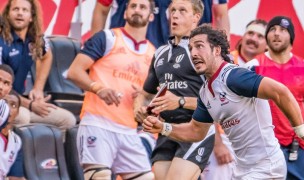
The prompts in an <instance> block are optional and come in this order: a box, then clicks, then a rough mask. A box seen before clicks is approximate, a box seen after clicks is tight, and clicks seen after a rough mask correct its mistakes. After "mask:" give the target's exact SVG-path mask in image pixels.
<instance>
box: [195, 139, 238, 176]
mask: <svg viewBox="0 0 304 180" xmlns="http://www.w3.org/2000/svg"><path fill="white" fill-rule="evenodd" d="M221 137H222V142H223V143H224V144H225V145H226V147H227V148H228V149H229V151H230V153H231V156H232V158H233V159H235V158H234V152H233V149H232V147H231V143H230V142H229V140H228V138H227V136H226V135H225V134H221ZM234 168H235V161H232V162H231V163H228V164H223V165H219V164H218V162H217V159H216V157H215V155H214V151H212V153H211V155H210V157H209V160H208V165H207V166H206V167H205V169H204V170H203V172H202V174H201V179H202V180H231V178H232V174H233V169H234Z"/></svg>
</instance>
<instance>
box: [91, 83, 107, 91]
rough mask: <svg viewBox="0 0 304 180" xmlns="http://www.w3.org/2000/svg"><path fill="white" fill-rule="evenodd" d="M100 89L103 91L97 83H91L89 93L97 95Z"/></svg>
mask: <svg viewBox="0 0 304 180" xmlns="http://www.w3.org/2000/svg"><path fill="white" fill-rule="evenodd" d="M102 89H104V87H103V86H102V85H101V84H100V83H98V82H92V83H91V84H90V91H91V92H93V93H95V94H98V93H99V92H100V91H101V90H102Z"/></svg>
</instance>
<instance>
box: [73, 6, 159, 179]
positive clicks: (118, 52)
mask: <svg viewBox="0 0 304 180" xmlns="http://www.w3.org/2000/svg"><path fill="white" fill-rule="evenodd" d="M153 9H154V1H153V0H130V1H128V4H127V8H126V11H125V13H124V18H125V20H126V25H125V26H124V27H121V28H116V29H110V30H104V31H100V32H98V33H96V34H95V35H94V36H93V37H92V38H91V39H89V40H88V41H87V42H86V43H85V46H84V48H83V49H82V50H81V52H80V53H79V54H78V55H77V56H76V59H75V60H74V62H73V63H72V65H71V67H70V69H69V71H68V78H69V79H71V80H73V81H74V82H75V84H77V85H78V86H79V87H80V88H82V89H84V90H86V91H88V92H86V94H85V99H84V103H83V107H82V114H81V122H80V126H79V131H78V135H77V144H78V152H79V157H80V163H81V164H82V165H83V167H84V176H85V179H86V180H88V179H91V178H90V177H92V179H110V178H111V173H112V172H113V173H114V174H119V175H120V176H121V177H122V178H123V179H136V180H152V179H153V178H154V175H153V173H152V172H151V165H150V161H149V158H148V155H147V152H146V150H145V148H144V146H143V144H142V142H141V140H140V137H139V136H138V134H137V131H136V129H137V122H136V121H135V120H134V113H133V100H134V93H136V92H137V91H136V89H137V88H142V86H143V83H144V80H145V78H146V77H147V73H148V68H149V65H150V63H151V60H152V56H153V53H154V51H155V48H154V46H153V45H152V44H151V43H150V42H149V41H148V40H146V32H147V28H148V24H149V22H151V21H152V20H153ZM88 70H89V74H88V73H87V71H88Z"/></svg>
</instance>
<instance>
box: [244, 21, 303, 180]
mask: <svg viewBox="0 0 304 180" xmlns="http://www.w3.org/2000/svg"><path fill="white" fill-rule="evenodd" d="M294 39H295V33H294V26H293V24H292V21H291V19H290V18H288V17H285V16H276V17H274V18H273V19H271V20H270V22H269V24H268V26H267V29H266V40H267V44H268V47H269V50H268V52H266V53H264V54H263V55H261V56H258V57H257V59H255V60H252V61H250V62H249V63H247V64H246V65H247V66H251V65H257V66H258V67H255V70H256V72H257V73H258V74H261V75H263V76H266V77H270V78H272V79H275V80H277V81H279V82H281V83H282V84H284V85H286V86H287V87H288V88H289V89H290V90H291V92H292V93H293V95H294V97H295V98H296V100H297V102H298V104H299V106H300V108H301V111H302V116H303V115H304V60H303V59H302V58H300V57H298V56H296V55H294V54H292V53H291V50H292V44H293V41H294ZM269 104H270V109H271V115H272V119H273V125H274V126H275V128H274V133H275V135H276V137H277V138H278V140H279V143H280V145H281V149H282V151H283V152H284V155H285V159H286V163H287V172H288V173H287V179H304V171H303V167H304V140H303V139H301V137H299V136H298V135H297V134H295V132H294V130H293V128H292V126H291V125H290V123H289V120H288V118H287V117H286V116H284V114H283V113H282V112H281V111H280V108H279V107H278V106H277V105H276V104H275V102H274V101H269ZM302 128H303V127H302ZM296 144H299V147H298V148H296V149H295V150H292V148H294V147H295V145H296ZM293 151H297V152H294V153H293Z"/></svg>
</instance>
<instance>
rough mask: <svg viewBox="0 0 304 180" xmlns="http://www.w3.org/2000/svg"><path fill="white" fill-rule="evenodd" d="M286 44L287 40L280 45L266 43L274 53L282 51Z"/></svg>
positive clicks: (286, 46) (287, 44)
mask: <svg viewBox="0 0 304 180" xmlns="http://www.w3.org/2000/svg"><path fill="white" fill-rule="evenodd" d="M288 46H289V43H288V42H285V43H284V44H282V45H281V46H273V45H272V43H269V44H268V47H269V49H271V51H273V52H274V53H281V52H284V51H285V50H286V49H287V48H288Z"/></svg>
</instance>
